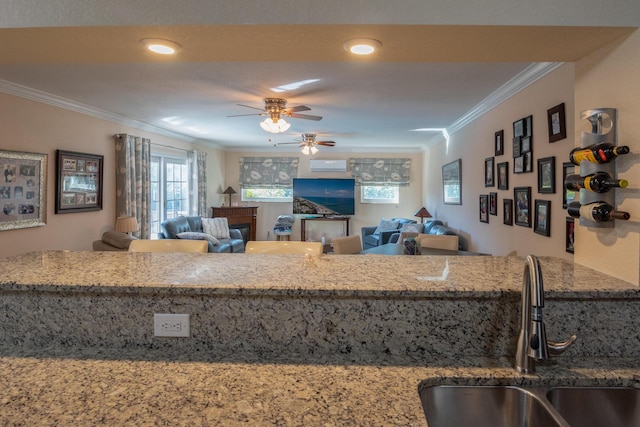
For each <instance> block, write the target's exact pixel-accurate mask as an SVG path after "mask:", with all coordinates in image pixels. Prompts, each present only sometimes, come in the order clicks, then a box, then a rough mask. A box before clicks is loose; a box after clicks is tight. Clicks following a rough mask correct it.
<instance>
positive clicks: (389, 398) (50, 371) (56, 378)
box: [0, 349, 640, 427]
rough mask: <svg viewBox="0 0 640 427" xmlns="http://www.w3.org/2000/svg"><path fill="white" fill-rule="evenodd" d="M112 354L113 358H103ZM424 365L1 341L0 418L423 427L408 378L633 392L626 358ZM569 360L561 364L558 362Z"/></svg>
mask: <svg viewBox="0 0 640 427" xmlns="http://www.w3.org/2000/svg"><path fill="white" fill-rule="evenodd" d="M114 356H115V357H114ZM433 362H434V365H433V366H429V367H424V366H420V364H419V362H416V363H415V364H414V365H412V364H407V361H406V359H405V360H403V361H402V363H399V364H397V365H394V364H390V363H389V361H388V360H387V361H386V362H385V363H383V364H381V363H379V361H376V360H373V359H372V360H371V361H370V363H368V364H367V363H362V360H360V362H359V363H358V364H354V363H351V362H349V361H348V360H347V359H344V360H340V359H335V360H326V363H325V364H322V363H315V364H309V365H300V364H288V363H287V361H286V360H283V361H282V363H278V364H272V363H261V362H260V361H259V360H243V359H242V357H237V356H236V357H234V358H233V361H231V360H215V359H209V358H207V357H206V356H203V357H202V358H201V360H198V359H193V358H191V359H186V358H185V357H184V355H171V354H167V353H166V352H162V353H158V352H156V353H155V354H154V352H152V351H149V350H148V349H146V350H144V353H138V354H136V353H135V352H124V351H123V352H120V353H118V354H117V355H114V354H109V353H104V352H101V351H97V350H86V349H85V350H77V349H76V350H70V349H65V350H63V351H60V350H55V349H38V350H30V351H27V350H24V349H15V350H10V349H4V350H3V351H2V356H1V357H0V387H1V389H2V393H1V394H0V425H12V426H17V425H25V426H59V427H64V426H96V425H108V426H225V427H233V426H241V425H242V426H311V427H314V426H322V427H329V426H336V427H338V426H422V427H424V426H426V425H427V424H426V421H425V417H424V414H423V412H422V407H421V404H420V399H419V396H418V386H419V384H420V383H421V382H422V381H425V384H424V385H425V386H428V385H431V384H463V385H521V386H545V385H549V384H552V385H594V384H599V385H609V386H632V387H633V386H635V387H639V388H640V377H639V376H638V374H637V373H638V370H637V368H636V367H637V366H638V362H639V361H638V360H626V359H625V360H623V359H621V360H606V361H598V360H580V361H572V360H570V359H562V358H558V359H555V362H554V363H552V364H550V365H549V366H548V367H547V366H539V367H538V373H537V374H535V375H527V376H522V375H519V374H517V373H516V372H515V370H514V369H513V368H512V367H511V364H512V361H511V360H507V359H465V360H464V361H461V360H442V361H433ZM567 366H570V367H571V368H567Z"/></svg>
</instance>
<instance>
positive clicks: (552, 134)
mask: <svg viewBox="0 0 640 427" xmlns="http://www.w3.org/2000/svg"><path fill="white" fill-rule="evenodd" d="M547 123H548V126H549V142H550V143H551V142H556V141H560V140H561V139H565V138H566V137H567V128H566V120H565V116H564V102H563V103H562V104H559V105H556V106H555V107H553V108H550V109H548V110H547Z"/></svg>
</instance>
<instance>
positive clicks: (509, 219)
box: [502, 199, 513, 226]
mask: <svg viewBox="0 0 640 427" xmlns="http://www.w3.org/2000/svg"><path fill="white" fill-rule="evenodd" d="M502 223H503V224H504V225H511V226H513V199H503V200H502Z"/></svg>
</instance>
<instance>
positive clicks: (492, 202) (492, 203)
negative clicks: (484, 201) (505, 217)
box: [489, 193, 498, 215]
mask: <svg viewBox="0 0 640 427" xmlns="http://www.w3.org/2000/svg"><path fill="white" fill-rule="evenodd" d="M489 215H498V193H489Z"/></svg>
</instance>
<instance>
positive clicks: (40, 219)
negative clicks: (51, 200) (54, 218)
mask: <svg viewBox="0 0 640 427" xmlns="http://www.w3.org/2000/svg"><path fill="white" fill-rule="evenodd" d="M0 165H1V167H2V171H3V172H4V173H3V176H2V177H0V207H1V209H0V231H5V230H15V229H18V228H29V227H39V226H42V225H45V224H46V215H47V155H46V154H39V153H25V152H21V151H5V150H0Z"/></svg>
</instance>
